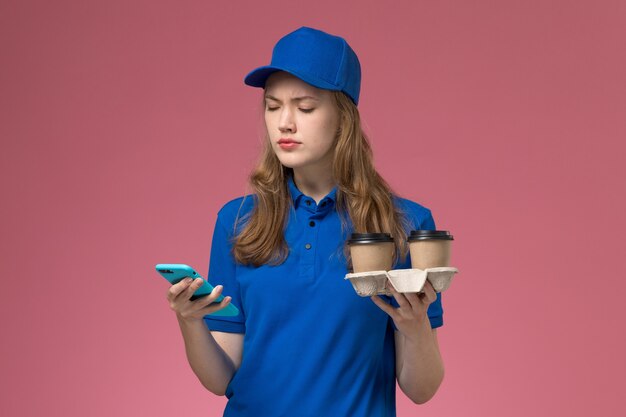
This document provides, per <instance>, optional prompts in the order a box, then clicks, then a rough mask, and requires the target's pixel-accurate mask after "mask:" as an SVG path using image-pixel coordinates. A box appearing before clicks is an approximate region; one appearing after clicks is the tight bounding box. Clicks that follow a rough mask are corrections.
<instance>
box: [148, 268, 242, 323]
mask: <svg viewBox="0 0 626 417" xmlns="http://www.w3.org/2000/svg"><path fill="white" fill-rule="evenodd" d="M156 270H157V272H158V273H159V274H161V276H163V278H165V279H166V280H168V281H169V282H170V283H171V284H172V285H174V284H176V283H178V282H180V281H181V280H182V279H183V278H186V277H191V278H193V279H196V278H202V277H201V276H200V274H198V273H197V272H196V271H194V270H193V268H192V267H190V266H189V265H185V264H158V265H157V266H156ZM211 291H213V286H212V285H211V284H209V282H208V281H207V280H206V279H204V278H202V285H201V286H200V288H198V289H197V290H196V292H194V293H193V295H192V296H191V300H195V299H197V298H200V297H204V296H206V295H209V294H211ZM227 295H228V294H227ZM223 299H224V295H222V294H220V296H219V297H217V300H215V303H219V302H221V301H222V300H223ZM238 314H239V310H238V309H237V307H235V306H234V305H233V304H232V301H231V302H230V304H228V305H227V306H226V307H224V308H223V309H221V310H219V311H216V312H215V313H211V314H209V316H237V315H238Z"/></svg>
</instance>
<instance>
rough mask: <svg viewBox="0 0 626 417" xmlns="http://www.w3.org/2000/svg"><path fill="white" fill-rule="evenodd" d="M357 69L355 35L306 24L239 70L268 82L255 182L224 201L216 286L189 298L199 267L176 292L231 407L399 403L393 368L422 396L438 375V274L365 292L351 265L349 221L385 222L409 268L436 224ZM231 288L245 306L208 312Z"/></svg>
mask: <svg viewBox="0 0 626 417" xmlns="http://www.w3.org/2000/svg"><path fill="white" fill-rule="evenodd" d="M360 79H361V72H360V65H359V61H358V58H357V56H356V54H355V53H354V51H353V50H352V49H351V48H350V46H349V45H348V44H347V42H346V41H345V40H344V39H342V38H340V37H338V36H333V35H330V34H328V33H325V32H322V31H319V30H316V29H312V28H308V27H302V28H300V29H298V30H296V31H294V32H292V33H290V34H288V35H286V36H284V37H283V38H282V39H281V40H279V41H278V43H277V44H276V46H275V47H274V50H273V54H272V63H271V65H270V66H266V67H260V68H257V69H256V70H254V71H252V72H251V73H249V74H248V76H247V77H246V79H245V82H246V84H248V85H251V86H255V87H262V88H263V92H264V95H263V100H264V107H265V110H264V115H265V126H266V128H267V135H266V141H265V145H264V150H263V154H262V156H261V159H260V162H259V163H258V165H257V167H256V168H255V170H254V171H253V173H252V175H251V178H250V179H251V186H252V187H253V189H254V190H255V193H254V194H253V195H250V196H246V197H240V198H237V199H235V200H233V201H230V202H228V203H227V204H225V205H224V207H223V208H222V209H221V210H220V211H219V213H218V216H217V222H216V225H215V230H214V235H213V243H212V248H211V258H210V266H209V274H208V278H207V279H208V281H209V282H211V283H212V284H213V285H216V284H219V285H217V286H216V288H215V290H214V291H213V292H212V293H211V295H209V296H206V297H204V298H202V299H198V300H195V301H193V302H192V301H189V298H190V296H191V294H192V293H193V292H194V291H195V290H196V289H197V288H198V287H199V286H200V284H201V283H202V281H201V279H196V280H195V281H192V280H191V279H188V280H187V281H181V282H180V283H179V284H176V285H174V286H172V287H171V288H170V291H169V292H168V300H169V301H170V306H171V308H172V309H173V310H174V311H175V312H176V314H177V318H178V321H179V324H180V328H181V331H182V334H183V338H184V340H185V347H186V352H187V357H188V359H189V362H190V365H191V367H192V369H193V370H194V372H195V373H196V375H197V376H198V378H199V379H200V381H201V382H202V384H203V385H204V386H205V387H206V388H207V389H208V390H209V391H211V392H213V393H215V394H217V395H226V396H227V397H228V399H229V401H228V404H227V405H226V409H225V412H224V415H225V416H393V415H395V383H396V378H397V380H398V383H399V385H400V387H401V389H402V390H403V392H404V393H405V394H406V395H407V396H408V397H409V398H411V400H413V401H414V402H415V403H424V402H426V401H428V400H429V399H430V398H431V397H432V396H433V395H434V393H435V392H436V390H437V388H438V387H439V385H440V383H441V381H442V378H443V363H442V360H441V356H440V353H439V346H438V343H437V334H436V327H439V326H441V325H442V324H443V321H442V320H443V319H442V315H443V312H442V308H441V297H440V294H436V293H435V292H434V290H433V289H432V286H431V285H430V283H428V282H427V284H426V287H425V290H424V293H423V294H419V295H418V294H399V293H396V292H395V291H394V292H393V297H379V296H373V297H371V298H370V299H368V298H367V297H365V298H363V297H359V296H358V295H357V294H356V293H355V291H354V289H353V288H352V285H351V284H350V282H349V281H347V280H345V279H344V277H345V274H346V273H348V272H349V264H350V261H349V257H348V256H346V251H345V242H346V239H347V237H348V236H349V234H350V233H351V232H387V233H391V235H392V236H393V237H394V241H395V245H396V255H395V258H394V268H395V269H399V268H410V260H409V259H408V256H407V244H406V236H407V233H408V231H409V230H411V229H420V228H421V229H434V228H435V224H434V221H433V217H432V215H431V212H430V210H428V209H427V208H425V207H423V206H421V205H419V204H417V203H414V202H411V201H409V200H406V199H402V198H399V197H397V196H395V195H394V194H393V193H392V192H391V190H390V188H389V186H388V185H387V184H386V183H385V181H384V180H383V179H382V178H381V177H380V176H379V175H378V173H377V172H376V170H375V169H374V167H373V163H372V155H371V149H370V147H369V144H368V142H367V139H366V137H365V135H364V134H363V132H362V130H361V126H360V119H359V113H358V109H357V104H358V99H359V91H360ZM222 290H223V291H224V294H225V295H228V297H225V298H224V300H223V301H222V302H221V303H219V304H211V302H212V301H214V300H215V299H216V298H217V297H218V296H219V295H220V294H221V292H222ZM231 299H232V302H233V303H234V304H235V305H236V306H237V307H238V308H239V310H240V314H239V316H236V317H223V316H219V317H218V316H207V314H210V313H212V312H215V311H217V310H219V309H222V308H224V307H225V306H226V305H227V304H228V303H229V302H230V301H231ZM207 328H208V330H207Z"/></svg>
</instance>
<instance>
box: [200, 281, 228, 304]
mask: <svg viewBox="0 0 626 417" xmlns="http://www.w3.org/2000/svg"><path fill="white" fill-rule="evenodd" d="M223 289H224V286H223V285H218V286H217V287H215V288H213V291H211V294H209V295H205V296H204V297H200V298H198V299H197V300H194V302H193V303H194V304H196V305H197V306H198V307H199V308H204V307H206V306H208V305H211V304H212V303H213V302H214V301H215V300H217V298H218V297H219V296H220V295H221V294H222V290H223Z"/></svg>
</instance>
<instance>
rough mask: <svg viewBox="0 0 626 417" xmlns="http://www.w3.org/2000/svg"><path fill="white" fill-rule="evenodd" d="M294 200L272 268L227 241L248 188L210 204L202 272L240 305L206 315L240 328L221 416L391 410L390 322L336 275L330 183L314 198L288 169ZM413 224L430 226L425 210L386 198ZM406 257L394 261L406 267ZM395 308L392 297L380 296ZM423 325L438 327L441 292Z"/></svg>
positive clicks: (338, 243)
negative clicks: (281, 256) (215, 209)
mask: <svg viewBox="0 0 626 417" xmlns="http://www.w3.org/2000/svg"><path fill="white" fill-rule="evenodd" d="M288 181H289V191H290V193H291V197H292V199H293V208H292V209H291V211H290V214H289V219H288V224H287V227H286V231H285V237H286V241H287V244H288V246H289V251H290V252H289V256H288V258H287V260H286V261H285V262H284V263H283V264H281V265H278V266H268V265H263V266H260V267H251V266H244V265H241V264H237V263H236V262H235V261H234V259H233V256H232V254H231V252H230V250H231V247H232V243H231V241H230V239H231V238H232V237H233V236H234V235H235V233H236V232H239V231H240V230H241V228H242V226H241V225H239V224H238V225H237V230H235V226H234V225H235V219H236V218H237V216H238V215H239V216H240V217H241V216H243V215H244V214H247V213H249V212H250V210H251V209H252V207H253V198H252V196H247V197H246V198H244V197H240V198H238V199H235V200H233V201H230V202H229V203H227V204H226V205H224V207H223V208H222V209H221V210H220V211H219V213H218V216H217V222H216V225H215V231H214V234H213V243H212V246H211V258H210V265H209V273H208V275H207V277H208V280H209V282H210V283H211V284H213V285H214V286H215V285H218V284H221V285H223V286H224V290H223V294H224V295H225V296H226V295H229V296H231V297H232V303H233V304H234V305H235V306H237V307H238V308H239V310H240V314H239V315H238V316H236V317H211V316H205V318H204V320H205V323H206V325H207V327H208V328H209V329H210V330H215V331H221V332H232V333H245V336H244V342H243V358H242V362H241V366H240V368H239V369H238V370H237V372H236V373H235V375H234V376H233V378H232V380H231V381H230V383H229V385H228V387H227V389H226V397H227V398H228V399H229V401H228V403H227V405H226V409H225V410H224V416H225V417H242V416H251V417H252V416H254V417H258V416H264V417H273V416H297V417H306V416H312V417H313V416H314V417H319V416H325V417H332V416H352V417H358V416H363V417H365V416H380V417H391V416H395V415H396V406H395V388H396V378H395V343H394V330H395V329H396V328H395V325H394V324H393V320H392V319H391V317H390V316H389V315H387V314H386V313H385V312H384V311H382V310H381V309H380V308H379V307H378V306H376V305H375V304H374V303H373V302H372V300H371V299H370V298H369V297H360V296H359V295H357V293H356V292H355V291H354V289H353V287H352V284H351V283H350V281H349V280H345V279H344V277H345V275H346V273H348V270H347V268H346V261H345V257H344V256H343V253H342V252H343V245H344V242H345V240H346V238H347V237H348V235H349V233H350V232H351V231H350V230H347V231H346V232H345V233H344V232H342V230H341V222H340V218H339V215H338V213H337V211H336V210H335V194H336V188H335V189H333V190H332V191H331V192H330V193H329V194H328V195H327V196H326V197H324V198H323V199H322V200H321V201H320V203H319V204H316V202H315V200H313V199H312V198H311V197H308V196H306V195H304V194H302V193H301V192H300V191H299V190H298V189H297V188H296V186H295V184H294V182H293V179H292V177H289V179H288ZM395 203H396V204H397V205H399V206H400V207H401V208H402V209H403V210H404V211H405V213H406V214H407V217H408V218H409V220H410V222H411V223H412V228H413V229H430V230H434V229H435V224H434V221H433V218H432V215H431V212H430V210H429V209H427V208H425V207H423V206H421V205H419V204H417V203H414V202H412V201H409V200H406V199H402V198H397V197H396V198H395ZM410 265H411V264H410V257H407V260H406V262H405V263H402V264H397V265H395V269H401V268H410ZM382 298H383V299H384V300H386V301H387V302H391V303H392V304H393V305H394V306H396V307H397V306H398V304H397V303H396V301H395V299H394V298H393V297H385V296H383V297H382ZM428 317H429V319H430V323H431V327H433V328H434V327H439V326H441V325H443V311H442V307H441V294H437V300H436V301H434V302H433V303H432V304H431V305H430V306H429V309H428Z"/></svg>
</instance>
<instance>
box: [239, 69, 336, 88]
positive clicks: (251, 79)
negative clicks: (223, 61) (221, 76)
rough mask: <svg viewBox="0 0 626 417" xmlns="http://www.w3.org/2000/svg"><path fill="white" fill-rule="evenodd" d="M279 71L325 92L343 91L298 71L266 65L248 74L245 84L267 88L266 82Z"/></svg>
mask: <svg viewBox="0 0 626 417" xmlns="http://www.w3.org/2000/svg"><path fill="white" fill-rule="evenodd" d="M277 71H285V72H288V73H289V74H291V75H293V76H295V77H298V78H300V79H301V80H302V81H304V82H305V83H307V84H311V85H312V86H314V87H318V88H323V89H325V90H335V91H339V90H341V89H340V88H339V87H337V86H336V85H334V84H331V83H329V82H326V81H324V80H321V79H319V78H312V77H308V76H305V75H302V74H298V73H297V72H296V71H292V70H290V69H288V68H281V67H277V66H272V65H266V66H263V67H259V68H257V69H255V70H252V71H250V73H248V75H246V77H245V78H244V80H243V82H244V83H246V84H247V85H249V86H252V87H265V82H266V81H267V79H268V77H269V76H270V75H272V74H273V73H275V72H277Z"/></svg>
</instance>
